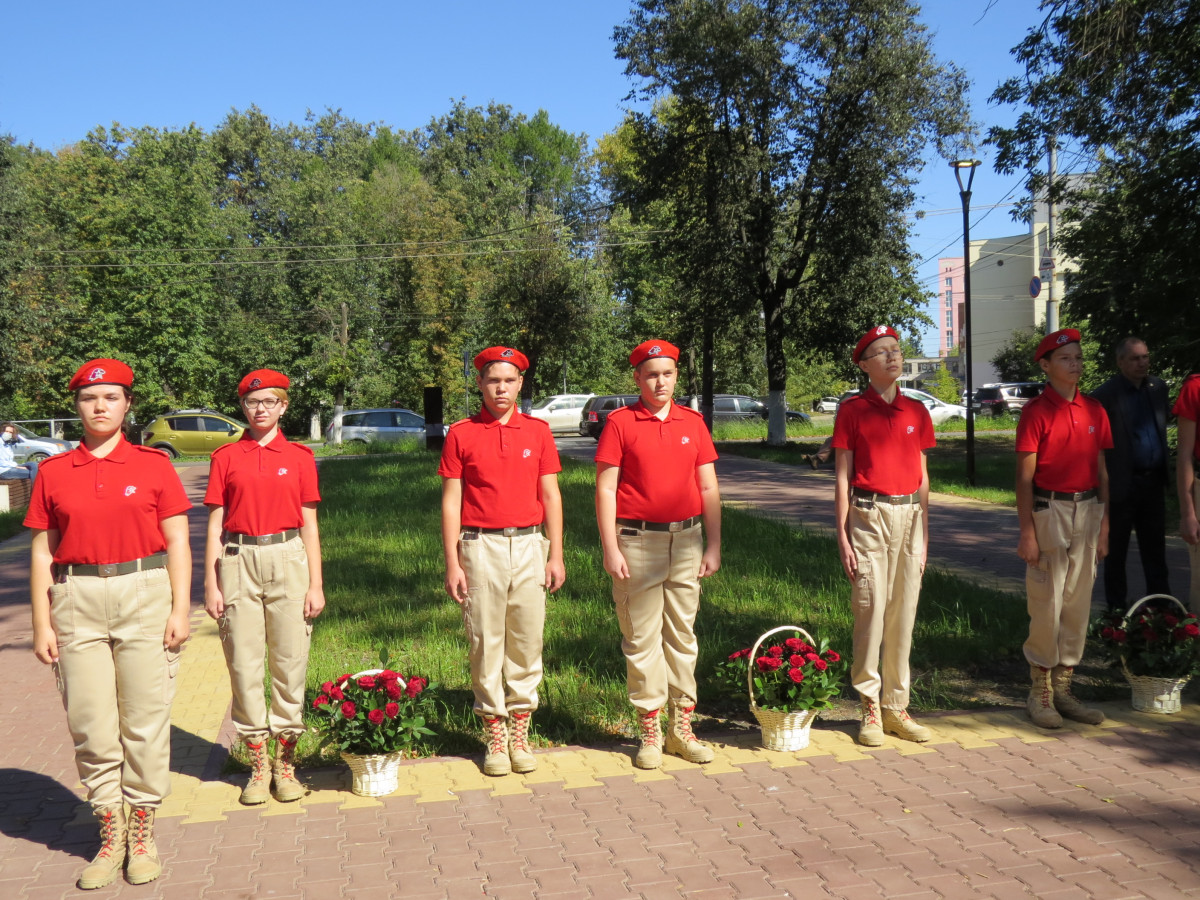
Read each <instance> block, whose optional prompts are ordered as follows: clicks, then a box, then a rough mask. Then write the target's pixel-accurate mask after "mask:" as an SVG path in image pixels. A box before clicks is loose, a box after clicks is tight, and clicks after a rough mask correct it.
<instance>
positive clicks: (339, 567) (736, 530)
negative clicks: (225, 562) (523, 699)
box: [302, 449, 1026, 753]
mask: <svg viewBox="0 0 1200 900" xmlns="http://www.w3.org/2000/svg"><path fill="white" fill-rule="evenodd" d="M564 462H565V465H566V468H565V470H564V472H563V474H562V476H561V477H560V481H561V485H562V491H563V501H564V508H565V511H566V547H565V556H566V567H567V583H566V586H565V587H564V588H563V589H562V590H561V591H559V593H558V594H557V595H555V596H554V597H552V598H551V599H550V600H549V602H548V608H547V617H546V645H545V663H546V677H545V680H544V682H543V684H542V688H541V709H540V710H539V711H538V713H537V715H536V716H535V719H534V728H535V733H536V734H537V735H539V736H540V738H539V739H540V740H542V741H543V742H549V743H595V742H601V741H605V740H610V739H612V738H613V736H614V735H617V734H630V733H632V731H631V725H632V719H631V708H630V707H629V704H628V701H627V699H626V696H625V664H624V660H623V658H622V656H621V650H620V633H619V631H618V628H617V622H616V618H615V616H614V614H613V607H612V600H611V594H610V581H609V578H608V576H607V575H606V574H605V573H604V571H603V568H602V566H601V554H600V549H599V538H598V535H597V532H596V525H595V519H594V514H593V491H594V472H593V467H592V466H591V465H584V464H579V463H574V462H572V461H570V460H565V461H564ZM435 470H436V461H435V459H434V458H433V457H432V456H430V455H428V454H426V453H425V452H423V451H420V450H416V449H410V450H409V451H408V452H404V453H399V454H391V455H388V456H380V457H375V458H367V459H358V460H345V461H340V462H339V463H338V464H336V465H332V466H325V467H323V468H322V470H321V487H322V494H323V495H324V497H325V501H324V503H322V509H321V532H322V543H323V546H324V560H325V583H326V596H327V598H328V601H329V605H328V607H327V609H326V612H325V614H324V615H323V616H322V617H321V618H320V619H319V620H318V622H317V626H316V628H315V630H314V632H313V647H312V656H311V662H310V665H309V674H308V684H309V691H310V697H311V696H312V692H313V691H314V689H315V688H316V687H317V685H319V684H320V683H321V682H322V681H325V680H327V679H330V678H333V677H336V676H337V675H339V674H341V673H343V672H347V671H349V672H354V671H359V670H362V669H368V668H373V667H375V663H376V659H377V657H378V651H379V649H380V648H381V647H387V648H388V649H389V651H390V652H391V654H392V660H393V662H392V666H393V667H394V668H396V669H398V670H399V671H400V672H401V673H403V674H406V675H407V674H420V675H423V676H425V677H428V678H430V679H431V680H433V681H434V682H436V683H438V684H439V685H440V686H441V697H442V704H443V706H442V710H441V714H440V716H439V721H438V722H437V723H436V724H435V726H434V727H435V728H436V730H437V731H438V737H437V738H435V739H433V740H432V741H431V742H430V744H429V745H428V747H427V748H426V752H435V753H463V752H475V751H477V750H478V749H479V747H480V746H481V744H480V740H479V736H478V735H479V728H478V725H477V723H476V721H475V720H474V717H473V716H472V715H471V711H470V710H471V691H470V681H469V678H468V665H467V647H466V638H465V636H464V633H463V627H462V621H461V617H460V613H459V608H458V606H457V605H456V604H455V603H454V602H453V601H451V600H450V599H449V598H448V597H447V596H446V595H445V593H444V591H443V589H442V575H443V569H442V559H441V546H440V538H439V496H440V480H439V479H438V477H437V475H436V471H435ZM724 515H725V528H724V533H725V539H724V546H723V556H724V559H723V568H722V570H721V572H719V573H718V574H717V575H716V576H715V577H713V578H712V579H709V580H707V581H706V582H705V591H704V601H703V604H702V606H701V611H700V616H699V619H698V622H697V626H696V628H697V632H698V634H699V636H700V660H699V665H698V667H697V674H698V676H699V679H700V710H701V712H704V713H707V714H710V715H712V714H717V715H726V714H727V715H729V716H733V717H737V718H740V719H745V718H746V717H747V714H748V711H747V709H746V705H745V703H744V701H738V700H732V699H728V698H722V697H721V696H719V695H718V689H717V688H716V680H715V678H714V677H713V669H714V667H715V665H716V663H717V662H718V661H719V660H721V659H723V658H725V657H726V656H728V654H729V653H731V652H733V651H734V650H738V649H741V648H742V647H747V646H749V645H750V644H751V643H752V642H753V641H754V639H755V638H757V637H758V635H759V634H761V633H762V632H764V631H766V630H768V629H769V628H772V627H774V626H776V625H781V624H797V625H801V626H803V627H804V628H806V629H807V630H809V631H810V632H812V633H813V635H814V637H817V638H818V639H819V638H821V637H825V638H828V639H829V640H830V641H831V642H832V645H833V646H834V647H835V648H836V649H838V650H840V651H841V652H843V653H848V652H849V649H850V634H851V616H850V610H849V596H850V585H849V582H848V581H847V580H846V578H845V576H844V575H843V573H842V571H841V567H840V564H839V562H838V557H837V553H836V549H835V546H834V543H833V541H831V540H830V539H828V538H825V537H822V536H818V535H814V534H809V533H806V532H803V531H800V530H797V529H795V528H792V527H790V526H786V525H783V524H780V523H778V522H775V521H771V520H768V519H763V518H759V517H756V516H753V515H751V514H749V513H747V512H743V511H740V510H736V509H727V510H726V511H725V514H724ZM1025 627H1026V618H1025V610H1024V603H1023V602H1022V601H1020V600H1018V599H1014V598H1013V597H1012V596H1011V595H1007V594H1002V593H999V592H995V591H987V590H981V589H979V588H977V587H975V586H973V585H968V584H966V583H965V582H961V581H958V580H956V579H953V578H951V577H949V576H945V575H942V574H939V573H930V575H928V576H927V578H926V584H925V589H924V593H923V595H922V600H921V608H920V612H919V615H918V619H917V625H916V633H915V640H914V651H913V656H912V660H913V665H914V672H915V673H916V678H915V684H914V699H913V704H914V708H922V709H936V708H962V707H964V706H970V705H972V704H973V703H975V700H974V697H973V695H972V693H971V690H970V687H969V685H967V686H965V687H964V686H963V684H962V679H961V678H958V677H957V676H954V677H947V673H954V672H962V671H964V670H967V669H969V668H970V667H971V666H972V665H973V664H974V663H975V662H977V661H978V660H980V659H982V658H984V657H988V658H990V659H1005V658H1010V659H1016V658H1018V657H1019V654H1020V646H1021V641H1022V640H1023V638H1024V630H1025ZM845 695H846V696H847V697H849V696H850V692H849V690H848V689H847V690H846V692H845ZM976 705H977V704H976ZM305 744H306V746H305V747H303V748H302V750H306V751H307V752H309V753H311V751H312V748H313V746H314V744H315V742H314V741H313V740H312V739H311V737H309V738H306V740H305Z"/></svg>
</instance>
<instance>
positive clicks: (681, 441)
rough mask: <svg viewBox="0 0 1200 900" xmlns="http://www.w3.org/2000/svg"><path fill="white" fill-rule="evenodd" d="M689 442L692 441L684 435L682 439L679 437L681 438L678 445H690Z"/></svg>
mask: <svg viewBox="0 0 1200 900" xmlns="http://www.w3.org/2000/svg"><path fill="white" fill-rule="evenodd" d="M691 440H692V439H691V438H690V437H688V436H687V435H686V434H685V435H684V436H683V437H681V438H680V439H679V443H681V444H689V443H691Z"/></svg>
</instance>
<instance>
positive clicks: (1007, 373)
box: [992, 328, 1046, 381]
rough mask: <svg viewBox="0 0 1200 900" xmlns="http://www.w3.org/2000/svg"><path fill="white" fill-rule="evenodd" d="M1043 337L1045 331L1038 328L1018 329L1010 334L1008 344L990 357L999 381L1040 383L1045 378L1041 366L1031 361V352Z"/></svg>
mask: <svg viewBox="0 0 1200 900" xmlns="http://www.w3.org/2000/svg"><path fill="white" fill-rule="evenodd" d="M1044 336H1045V331H1044V329H1040V328H1039V329H1037V330H1032V329H1022V328H1019V329H1017V330H1016V331H1014V332H1013V333H1012V337H1011V338H1009V340H1008V343H1007V344H1005V345H1004V346H1003V347H1001V348H1000V349H999V350H997V351H996V355H995V356H993V357H992V365H993V366H995V367H996V372H997V374H998V375H999V377H1000V380H1001V381H1042V380H1043V379H1044V378H1045V377H1046V376H1045V375H1044V374H1043V373H1042V369H1041V366H1039V365H1038V364H1037V363H1036V362H1034V361H1033V352H1034V350H1036V349H1037V345H1038V343H1039V342H1040V341H1041V340H1042V338H1043V337H1044Z"/></svg>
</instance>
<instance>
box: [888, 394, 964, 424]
mask: <svg viewBox="0 0 1200 900" xmlns="http://www.w3.org/2000/svg"><path fill="white" fill-rule="evenodd" d="M901 390H902V391H903V392H904V396H905V397H907V398H908V399H909V400H916V401H917V402H918V403H921V404H923V405H924V406H925V408H926V409H927V410H929V418H931V419H933V424H934V425H941V424H942V423H943V422H948V421H950V420H951V419H962V420H963V421H964V422H965V421H966V418H967V408H966V407H965V406H959V405H958V404H956V403H946V402H945V401H944V400H939V399H938V398H937V397H935V396H933V394H927V393H925V392H924V391H917V390H913V389H912V388H901Z"/></svg>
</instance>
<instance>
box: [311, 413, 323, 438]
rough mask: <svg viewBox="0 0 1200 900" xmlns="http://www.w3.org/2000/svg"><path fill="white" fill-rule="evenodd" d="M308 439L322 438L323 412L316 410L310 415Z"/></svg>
mask: <svg viewBox="0 0 1200 900" xmlns="http://www.w3.org/2000/svg"><path fill="white" fill-rule="evenodd" d="M308 439H309V440H310V441H319V440H320V439H321V414H320V413H319V412H314V413H313V414H312V415H311V416H309V417H308Z"/></svg>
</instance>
